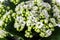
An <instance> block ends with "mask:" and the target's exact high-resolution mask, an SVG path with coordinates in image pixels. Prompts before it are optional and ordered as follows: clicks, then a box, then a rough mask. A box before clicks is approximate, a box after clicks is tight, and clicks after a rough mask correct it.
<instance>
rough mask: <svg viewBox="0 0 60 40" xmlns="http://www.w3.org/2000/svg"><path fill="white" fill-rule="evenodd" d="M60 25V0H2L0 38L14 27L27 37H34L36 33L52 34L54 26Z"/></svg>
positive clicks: (43, 35) (44, 35)
mask: <svg viewBox="0 0 60 40" xmlns="http://www.w3.org/2000/svg"><path fill="white" fill-rule="evenodd" d="M56 26H59V27H60V0H58V1H57V0H52V1H51V3H48V2H44V1H43V0H32V1H31V0H28V1H22V2H21V1H20V0H0V38H4V37H6V36H7V35H8V34H10V35H11V34H12V35H14V33H15V32H13V31H12V30H11V31H12V33H11V32H10V31H7V29H8V30H9V27H10V29H12V28H13V30H16V31H17V32H20V33H22V35H23V36H24V37H26V38H32V37H33V36H34V35H35V33H38V35H39V36H40V37H49V36H51V34H52V32H53V31H54V28H55V27H56Z"/></svg>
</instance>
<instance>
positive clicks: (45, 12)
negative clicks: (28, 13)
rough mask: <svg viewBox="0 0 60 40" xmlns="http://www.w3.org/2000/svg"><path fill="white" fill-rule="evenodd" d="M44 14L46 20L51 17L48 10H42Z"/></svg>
mask: <svg viewBox="0 0 60 40" xmlns="http://www.w3.org/2000/svg"><path fill="white" fill-rule="evenodd" d="M42 13H43V14H44V16H45V18H48V17H49V14H48V12H47V10H45V9H44V10H42Z"/></svg>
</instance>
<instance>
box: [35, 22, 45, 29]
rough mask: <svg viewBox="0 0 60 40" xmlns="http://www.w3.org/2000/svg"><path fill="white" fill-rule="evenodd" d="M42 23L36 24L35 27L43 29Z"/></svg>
mask: <svg viewBox="0 0 60 40" xmlns="http://www.w3.org/2000/svg"><path fill="white" fill-rule="evenodd" d="M43 25H44V24H43V23H42V22H36V27H37V28H42V27H43Z"/></svg>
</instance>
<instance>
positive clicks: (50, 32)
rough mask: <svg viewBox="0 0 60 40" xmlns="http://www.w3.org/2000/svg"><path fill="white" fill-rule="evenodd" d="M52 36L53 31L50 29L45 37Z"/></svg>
mask: <svg viewBox="0 0 60 40" xmlns="http://www.w3.org/2000/svg"><path fill="white" fill-rule="evenodd" d="M51 34H52V31H51V30H50V29H48V30H47V31H46V36H45V37H48V36H50V35H51Z"/></svg>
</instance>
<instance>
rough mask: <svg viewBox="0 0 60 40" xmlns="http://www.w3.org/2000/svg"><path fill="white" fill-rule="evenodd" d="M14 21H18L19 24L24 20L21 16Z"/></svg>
mask: <svg viewBox="0 0 60 40" xmlns="http://www.w3.org/2000/svg"><path fill="white" fill-rule="evenodd" d="M16 20H17V21H19V22H22V21H23V20H24V19H23V17H22V16H18V17H17V18H16Z"/></svg>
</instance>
